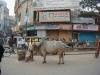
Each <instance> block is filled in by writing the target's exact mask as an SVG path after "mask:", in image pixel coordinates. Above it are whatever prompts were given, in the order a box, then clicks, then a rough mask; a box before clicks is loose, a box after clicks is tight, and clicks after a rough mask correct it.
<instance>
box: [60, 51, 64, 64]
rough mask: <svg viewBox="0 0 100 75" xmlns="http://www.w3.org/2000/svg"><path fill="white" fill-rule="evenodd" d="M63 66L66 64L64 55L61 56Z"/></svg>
mask: <svg viewBox="0 0 100 75" xmlns="http://www.w3.org/2000/svg"><path fill="white" fill-rule="evenodd" d="M61 59H62V64H64V53H62V54H61Z"/></svg>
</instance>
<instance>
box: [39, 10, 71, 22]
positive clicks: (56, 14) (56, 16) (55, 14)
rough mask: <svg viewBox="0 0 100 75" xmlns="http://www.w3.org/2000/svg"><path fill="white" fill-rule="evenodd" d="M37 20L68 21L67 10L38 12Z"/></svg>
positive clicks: (68, 14)
mask: <svg viewBox="0 0 100 75" xmlns="http://www.w3.org/2000/svg"><path fill="white" fill-rule="evenodd" d="M39 22H70V12H69V11H50V12H49V11H47V12H39Z"/></svg>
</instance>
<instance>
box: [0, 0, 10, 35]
mask: <svg viewBox="0 0 100 75" xmlns="http://www.w3.org/2000/svg"><path fill="white" fill-rule="evenodd" d="M8 30H9V9H8V8H7V4H6V2H4V1H2V0H0V31H1V32H4V33H8Z"/></svg>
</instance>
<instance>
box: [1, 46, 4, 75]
mask: <svg viewBox="0 0 100 75" xmlns="http://www.w3.org/2000/svg"><path fill="white" fill-rule="evenodd" d="M3 53H4V48H3V46H2V45H1V44H0V75H1V59H2V57H3Z"/></svg>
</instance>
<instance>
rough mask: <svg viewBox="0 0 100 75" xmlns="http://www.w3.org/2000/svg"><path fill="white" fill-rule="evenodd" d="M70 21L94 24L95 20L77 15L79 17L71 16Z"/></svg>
mask: <svg viewBox="0 0 100 75" xmlns="http://www.w3.org/2000/svg"><path fill="white" fill-rule="evenodd" d="M72 23H87V24H89V23H91V24H94V23H95V20H94V19H93V18H82V17H79V18H72Z"/></svg>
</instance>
